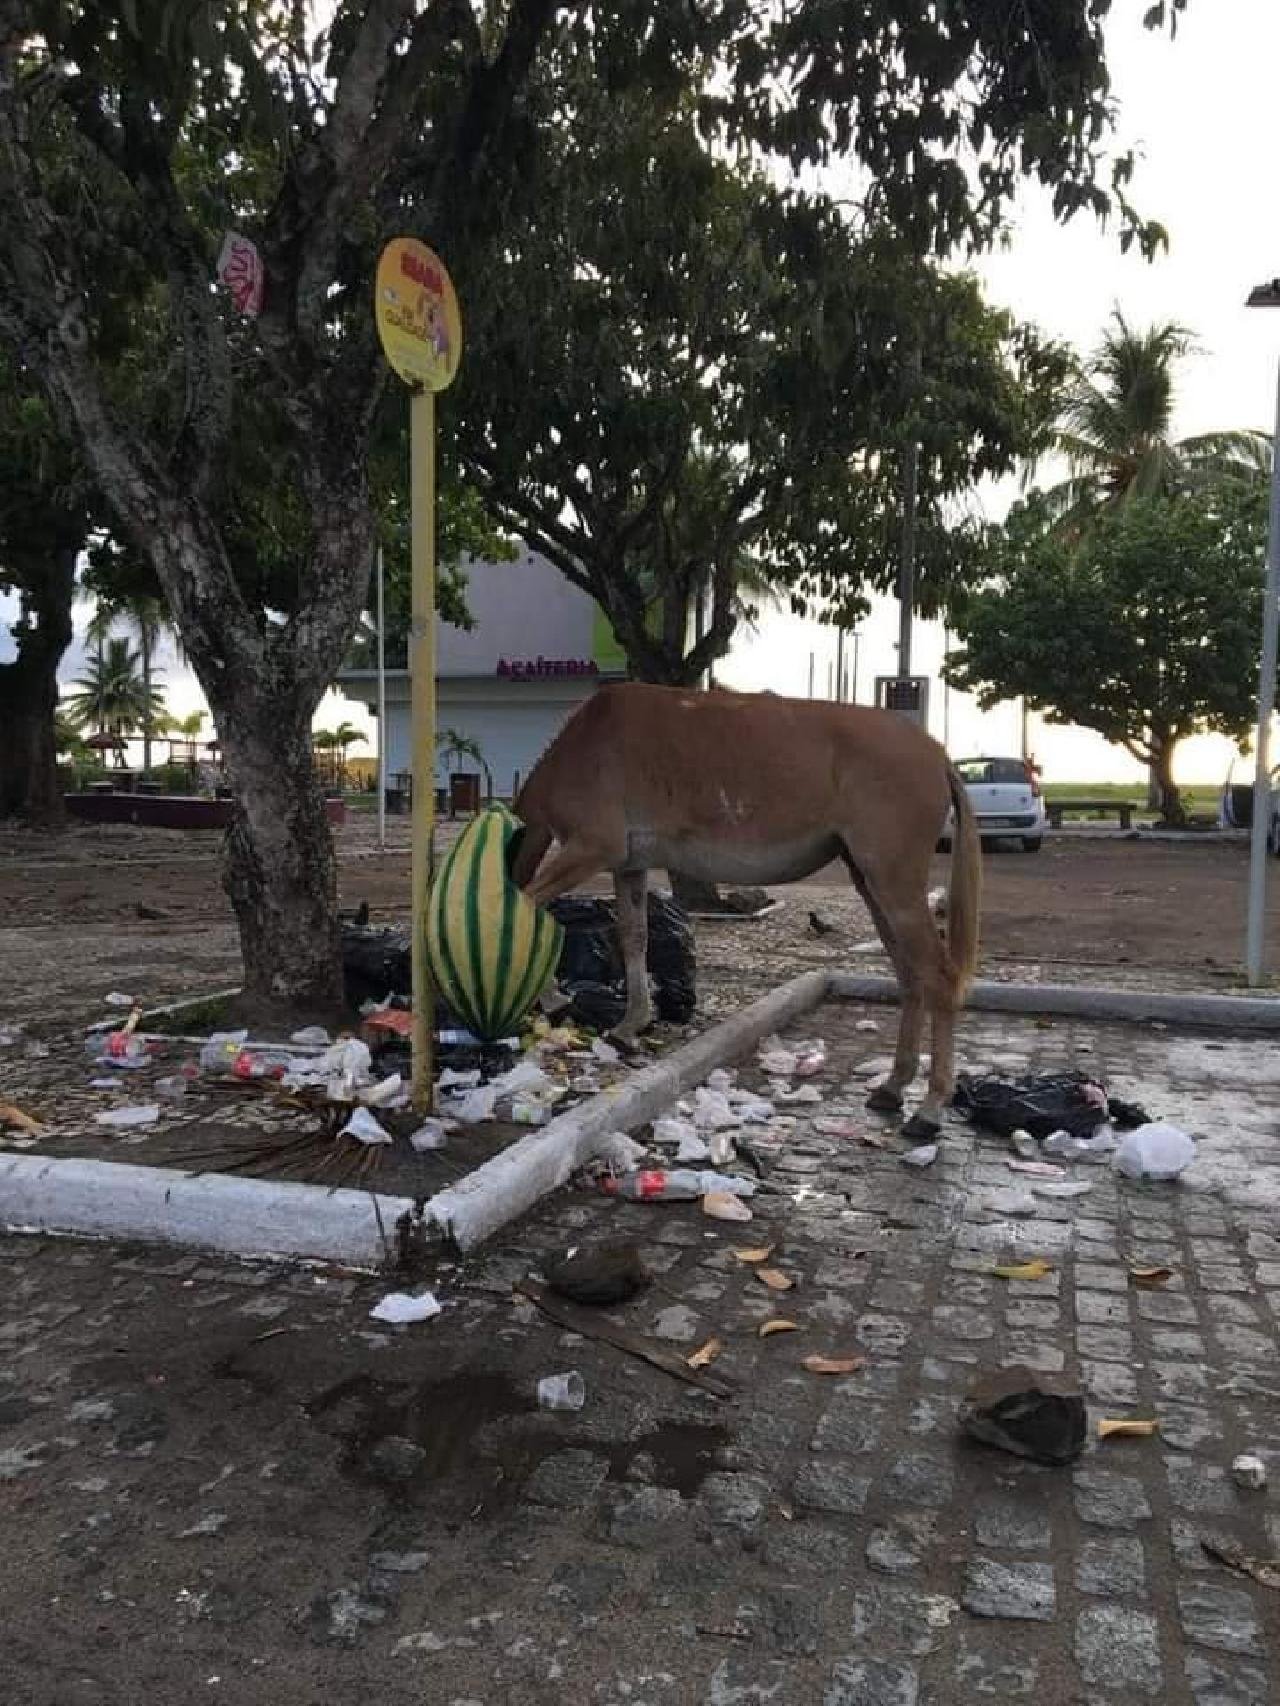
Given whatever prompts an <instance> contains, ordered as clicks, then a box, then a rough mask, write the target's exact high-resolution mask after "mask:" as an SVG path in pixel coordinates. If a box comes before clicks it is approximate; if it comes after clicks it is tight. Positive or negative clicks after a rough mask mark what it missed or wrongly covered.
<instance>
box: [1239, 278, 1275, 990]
mask: <svg viewBox="0 0 1280 1706" xmlns="http://www.w3.org/2000/svg"><path fill="white" fill-rule="evenodd" d="M1247 306H1248V307H1250V308H1280V278H1273V279H1271V280H1270V281H1269V282H1268V283H1267V284H1260V285H1259V286H1258V287H1257V289H1256V290H1252V291H1250V293H1249V300H1248V304H1247ZM1278 641H1280V375H1278V376H1277V387H1276V431H1275V437H1274V438H1273V439H1272V441H1271V517H1270V523H1269V526H1268V530H1267V582H1266V591H1265V593H1264V595H1263V602H1262V668H1261V673H1260V676H1259V680H1258V737H1257V743H1256V748H1255V752H1256V757H1255V762H1254V772H1253V826H1252V830H1251V832H1250V840H1249V921H1248V926H1247V930H1246V935H1245V975H1246V977H1247V980H1248V983H1249V986H1250V988H1251V989H1256V988H1257V986H1258V985H1259V984H1260V983H1261V982H1262V978H1263V961H1264V957H1265V956H1264V951H1263V945H1264V938H1265V930H1266V910H1267V831H1268V829H1269V828H1270V823H1269V819H1270V816H1271V810H1270V805H1271V755H1270V749H1271V718H1272V715H1273V713H1274V711H1275V705H1276V663H1277V655H1276V653H1277V643H1278Z"/></svg>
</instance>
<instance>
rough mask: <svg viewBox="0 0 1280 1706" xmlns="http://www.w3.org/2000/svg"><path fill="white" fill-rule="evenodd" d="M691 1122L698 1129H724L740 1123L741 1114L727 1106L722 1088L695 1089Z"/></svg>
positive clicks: (726, 1098)
mask: <svg viewBox="0 0 1280 1706" xmlns="http://www.w3.org/2000/svg"><path fill="white" fill-rule="evenodd" d="M693 1123H694V1124H695V1125H696V1126H697V1128H698V1130H699V1131H724V1130H726V1129H727V1128H728V1127H729V1126H735V1125H741V1124H742V1116H741V1115H740V1114H735V1113H734V1111H733V1109H732V1108H731V1107H730V1106H729V1098H728V1096H726V1095H725V1093H724V1091H723V1090H707V1089H702V1090H695V1091H694V1093H693Z"/></svg>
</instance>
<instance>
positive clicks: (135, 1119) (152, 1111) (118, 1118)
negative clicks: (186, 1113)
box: [93, 1102, 160, 1131]
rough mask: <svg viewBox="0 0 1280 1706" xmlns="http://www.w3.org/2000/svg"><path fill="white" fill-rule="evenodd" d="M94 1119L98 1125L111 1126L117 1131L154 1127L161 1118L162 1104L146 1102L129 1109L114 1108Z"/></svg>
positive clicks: (96, 1115)
mask: <svg viewBox="0 0 1280 1706" xmlns="http://www.w3.org/2000/svg"><path fill="white" fill-rule="evenodd" d="M93 1117H94V1121H95V1122H96V1123H97V1124H98V1125H105V1126H110V1127H112V1129H113V1130H115V1131H131V1130H132V1129H133V1127H134V1126H143V1125H154V1124H155V1123H156V1121H157V1120H158V1119H159V1118H160V1104H159V1103H158V1102H144V1103H139V1104H137V1105H136V1106H134V1107H129V1108H112V1109H110V1111H109V1112H107V1113H105V1114H95V1115H94V1116H93Z"/></svg>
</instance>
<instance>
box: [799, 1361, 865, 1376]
mask: <svg viewBox="0 0 1280 1706" xmlns="http://www.w3.org/2000/svg"><path fill="white" fill-rule="evenodd" d="M866 1360H867V1359H866V1357H806V1358H805V1359H804V1362H803V1363H802V1365H801V1366H802V1367H803V1368H807V1369H808V1370H809V1373H810V1374H853V1373H854V1372H855V1371H856V1370H857V1369H860V1368H861V1367H862V1366H863V1364H864V1363H865V1362H866Z"/></svg>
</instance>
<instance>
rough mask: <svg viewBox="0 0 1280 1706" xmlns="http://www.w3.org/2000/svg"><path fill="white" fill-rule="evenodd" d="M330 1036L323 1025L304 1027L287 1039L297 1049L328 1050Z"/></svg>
mask: <svg viewBox="0 0 1280 1706" xmlns="http://www.w3.org/2000/svg"><path fill="white" fill-rule="evenodd" d="M330 1040H331V1039H330V1036H329V1033H328V1031H326V1030H325V1028H324V1026H323V1025H304V1026H303V1027H302V1029H301V1030H300V1031H295V1032H294V1033H293V1035H292V1036H291V1037H290V1038H289V1041H290V1042H291V1043H296V1044H297V1046H298V1047H299V1048H328V1047H329V1044H330Z"/></svg>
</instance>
